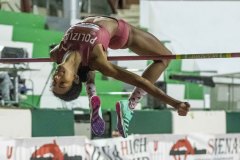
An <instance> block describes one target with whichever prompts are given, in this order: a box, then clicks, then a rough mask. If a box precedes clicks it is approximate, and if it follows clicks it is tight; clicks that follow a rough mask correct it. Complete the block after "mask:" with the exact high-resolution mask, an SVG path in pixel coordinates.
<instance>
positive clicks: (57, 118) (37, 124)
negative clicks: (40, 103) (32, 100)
mask: <svg viewBox="0 0 240 160" xmlns="http://www.w3.org/2000/svg"><path fill="white" fill-rule="evenodd" d="M73 135H74V114H73V111H70V110H51V109H37V110H32V137H48V136H73Z"/></svg>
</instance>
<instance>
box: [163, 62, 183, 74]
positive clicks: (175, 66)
mask: <svg viewBox="0 0 240 160" xmlns="http://www.w3.org/2000/svg"><path fill="white" fill-rule="evenodd" d="M181 68H182V61H181V60H173V61H171V62H170V64H169V65H168V67H167V69H166V71H178V72H180V71H181Z"/></svg>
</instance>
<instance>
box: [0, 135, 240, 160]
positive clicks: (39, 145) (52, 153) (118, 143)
mask: <svg viewBox="0 0 240 160" xmlns="http://www.w3.org/2000/svg"><path fill="white" fill-rule="evenodd" d="M0 159H1V160H50V159H51V160H239V159H240V134H225V135H223V134H222V135H211V134H209V135H207V134H190V135H167V134H162V135H160V134H158V135H131V136H129V137H128V138H126V139H124V138H121V137H119V138H109V139H97V140H89V139H87V138H86V137H51V138H50V137H48V138H29V139H15V140H12V139H0Z"/></svg>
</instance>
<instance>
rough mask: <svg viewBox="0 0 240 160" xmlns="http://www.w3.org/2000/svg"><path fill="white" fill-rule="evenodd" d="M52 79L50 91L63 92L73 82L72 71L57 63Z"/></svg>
mask: <svg viewBox="0 0 240 160" xmlns="http://www.w3.org/2000/svg"><path fill="white" fill-rule="evenodd" d="M52 80H53V81H52V91H53V92H55V93H57V94H64V93H66V92H67V91H68V90H69V89H70V88H71V86H72V84H73V81H74V73H73V72H71V71H70V70H68V69H66V68H65V67H64V66H63V65H59V66H58V67H57V69H56V70H55V73H54V75H53V78H52Z"/></svg>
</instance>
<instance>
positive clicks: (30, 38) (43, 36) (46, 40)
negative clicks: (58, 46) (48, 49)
mask: <svg viewBox="0 0 240 160" xmlns="http://www.w3.org/2000/svg"><path fill="white" fill-rule="evenodd" d="M63 34H64V33H63V32H57V31H50V30H43V29H32V28H23V27H14V29H13V41H22V42H33V43H41V44H45V45H46V46H48V45H50V44H53V43H59V42H60V40H61V39H62V36H63Z"/></svg>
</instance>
